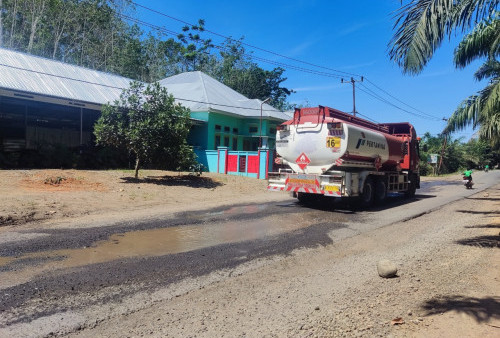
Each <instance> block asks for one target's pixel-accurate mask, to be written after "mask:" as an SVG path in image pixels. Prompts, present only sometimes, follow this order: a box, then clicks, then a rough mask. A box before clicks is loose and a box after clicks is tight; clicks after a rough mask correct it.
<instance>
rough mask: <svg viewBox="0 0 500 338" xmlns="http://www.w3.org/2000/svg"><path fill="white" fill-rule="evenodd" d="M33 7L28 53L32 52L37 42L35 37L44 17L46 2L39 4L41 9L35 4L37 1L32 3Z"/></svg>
mask: <svg viewBox="0 0 500 338" xmlns="http://www.w3.org/2000/svg"><path fill="white" fill-rule="evenodd" d="M32 5H33V6H32V7H31V32H30V39H29V42H28V53H30V52H31V50H32V49H33V43H34V42H35V35H36V30H37V28H38V27H37V26H38V22H39V21H40V19H41V18H42V16H43V15H44V10H45V0H43V1H41V3H40V4H39V5H40V7H37V6H36V4H35V1H33V2H32Z"/></svg>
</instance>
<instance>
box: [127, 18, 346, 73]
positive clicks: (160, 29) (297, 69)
mask: <svg viewBox="0 0 500 338" xmlns="http://www.w3.org/2000/svg"><path fill="white" fill-rule="evenodd" d="M118 16H120V17H122V18H124V19H126V20H129V21H132V22H135V23H139V24H141V25H144V26H146V27H149V28H152V29H156V30H158V31H160V32H164V33H167V34H170V35H178V34H180V33H179V32H175V31H172V30H169V29H167V28H165V27H161V26H157V25H154V24H151V23H149V22H145V21H142V20H139V19H136V18H132V17H130V16H128V15H125V14H118ZM213 47H214V48H216V49H218V50H222V51H225V52H228V53H230V52H231V50H230V49H229V48H226V47H224V46H218V45H213ZM242 55H243V56H246V57H248V58H250V59H254V60H257V61H261V62H266V63H269V64H272V65H275V66H279V67H283V68H287V69H293V70H296V71H299V72H304V73H308V74H313V75H320V76H325V77H331V78H337V79H340V78H342V76H341V75H337V74H333V73H326V72H321V71H317V70H313V69H307V68H303V67H299V66H294V65H290V64H286V63H283V62H279V61H273V60H269V59H265V58H262V57H258V56H255V55H252V54H247V53H242Z"/></svg>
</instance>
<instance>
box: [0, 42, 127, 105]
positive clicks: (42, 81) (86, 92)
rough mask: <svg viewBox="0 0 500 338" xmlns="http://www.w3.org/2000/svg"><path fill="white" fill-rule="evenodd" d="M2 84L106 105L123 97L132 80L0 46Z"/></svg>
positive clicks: (8, 87)
mask: <svg viewBox="0 0 500 338" xmlns="http://www.w3.org/2000/svg"><path fill="white" fill-rule="evenodd" d="M0 74H1V76H0V87H2V88H6V89H11V90H17V91H22V92H29V93H35V94H40V95H47V96H53V97H60V98H65V99H71V100H77V101H83V102H91V103H96V104H105V103H108V102H113V101H114V100H116V99H118V98H119V97H120V93H121V92H122V89H123V88H128V87H129V83H130V81H132V80H131V79H128V78H125V77H121V76H118V75H113V74H108V73H104V72H99V71H96V70H92V69H88V68H84V67H79V66H75V65H70V64H67V63H64V62H60V61H55V60H50V59H46V58H42V57H38V56H34V55H29V54H25V53H21V52H16V51H13V50H9V49H5V48H0Z"/></svg>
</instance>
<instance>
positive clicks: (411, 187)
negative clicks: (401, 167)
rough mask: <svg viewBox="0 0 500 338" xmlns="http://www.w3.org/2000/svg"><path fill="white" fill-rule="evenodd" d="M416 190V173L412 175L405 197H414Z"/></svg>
mask: <svg viewBox="0 0 500 338" xmlns="http://www.w3.org/2000/svg"><path fill="white" fill-rule="evenodd" d="M416 191H417V177H416V175H411V176H410V182H409V183H408V190H407V191H405V197H407V198H411V197H414V196H415V192H416Z"/></svg>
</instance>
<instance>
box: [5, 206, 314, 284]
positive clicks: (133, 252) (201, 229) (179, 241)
mask: <svg viewBox="0 0 500 338" xmlns="http://www.w3.org/2000/svg"><path fill="white" fill-rule="evenodd" d="M238 208H239V207H238ZM256 208H257V209H258V208H259V206H256ZM226 212H227V211H226ZM234 212H235V213H236V212H241V210H236V211H234ZM247 212H248V211H247ZM313 220H314V219H312V220H310V219H308V218H307V217H305V216H302V215H301V216H297V217H296V219H295V220H294V221H293V222H284V221H283V218H282V217H268V218H264V219H258V220H244V221H237V222H233V221H232V222H223V223H211V224H203V225H188V226H179V227H170V228H161V229H151V230H141V231H132V232H126V233H121V234H114V235H112V236H111V237H110V238H109V239H108V240H105V241H99V242H96V243H95V244H94V245H93V246H91V247H87V248H79V249H63V250H53V251H44V252H36V253H30V254H26V255H22V256H18V257H0V267H3V268H4V270H15V271H9V272H10V274H15V275H17V279H19V278H21V279H25V278H29V277H30V276H31V277H32V276H34V275H36V274H39V273H42V272H44V271H47V270H53V269H59V268H72V267H78V266H84V265H89V264H95V263H104V262H109V261H113V260H117V259H123V258H131V257H139V256H162V255H167V254H176V253H182V252H188V251H193V250H197V249H202V248H207V247H211V246H215V245H220V244H228V243H236V242H242V241H248V240H255V239H259V238H265V237H268V236H273V235H277V234H281V233H285V232H290V231H293V230H296V229H299V228H304V227H307V226H309V225H311V223H312V221H313ZM30 259H32V260H33V261H37V262H38V263H37V264H36V265H35V266H21V264H17V266H16V262H17V263H20V262H21V261H23V260H24V261H26V260H30ZM9 266H12V267H16V268H15V269H9ZM2 278H3V277H2ZM0 279H1V278H0ZM9 279H10V278H9ZM4 282H6V283H7V284H8V282H7V280H4ZM0 284H4V283H0ZM4 285H5V284H4Z"/></svg>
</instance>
